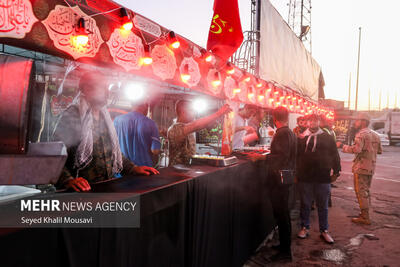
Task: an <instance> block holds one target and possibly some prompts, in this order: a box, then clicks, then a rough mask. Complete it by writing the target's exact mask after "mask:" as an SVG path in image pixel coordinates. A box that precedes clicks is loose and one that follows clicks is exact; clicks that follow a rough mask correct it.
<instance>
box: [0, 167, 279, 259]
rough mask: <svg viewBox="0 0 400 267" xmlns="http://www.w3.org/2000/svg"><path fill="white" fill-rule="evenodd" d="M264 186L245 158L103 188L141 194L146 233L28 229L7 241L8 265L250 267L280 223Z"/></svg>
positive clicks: (2, 240) (1, 243)
mask: <svg viewBox="0 0 400 267" xmlns="http://www.w3.org/2000/svg"><path fill="white" fill-rule="evenodd" d="M264 181H265V177H264V172H263V168H262V167H260V166H258V165H256V164H254V163H251V162H247V161H240V162H239V164H237V165H234V166H230V167H225V168H217V167H211V166H192V167H191V169H190V170H189V171H179V170H176V169H174V168H166V169H163V170H161V174H160V175H157V176H151V177H138V176H132V177H124V178H122V179H117V180H113V181H110V182H107V183H102V184H97V185H94V186H93V187H92V188H93V192H124V193H127V192H128V193H139V194H140V195H141V226H140V228H136V229H135V228H133V229H132V228H130V229H121V228H115V229H107V228H104V229H99V228H89V229H88V228H85V229H83V228H62V229H56V228H53V229H22V230H21V229H20V230H18V231H16V232H13V233H9V234H6V235H3V236H1V237H0V253H1V257H0V264H1V266H55V265H57V266H140V267H142V266H157V267H158V266H229V267H231V266H242V265H243V263H244V262H245V261H246V260H247V259H248V258H249V257H250V255H251V254H252V253H253V252H254V250H255V249H256V248H257V246H258V245H259V244H260V243H261V242H262V240H263V239H264V238H265V236H266V235H267V234H268V233H269V232H270V231H271V230H272V228H273V226H274V222H273V219H272V211H271V207H270V203H269V200H268V196H267V195H266V193H265V190H264V188H265V185H264ZM77 194H78V193H77Z"/></svg>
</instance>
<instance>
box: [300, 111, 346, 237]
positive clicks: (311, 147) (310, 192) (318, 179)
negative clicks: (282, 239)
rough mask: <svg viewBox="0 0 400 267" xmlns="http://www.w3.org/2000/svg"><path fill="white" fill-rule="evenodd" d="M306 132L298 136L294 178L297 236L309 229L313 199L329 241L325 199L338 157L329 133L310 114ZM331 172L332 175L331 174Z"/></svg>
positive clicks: (305, 234)
mask: <svg viewBox="0 0 400 267" xmlns="http://www.w3.org/2000/svg"><path fill="white" fill-rule="evenodd" d="M306 132H308V133H305V134H304V135H305V137H304V138H303V139H300V138H299V139H298V148H297V151H298V157H297V162H298V164H297V172H296V175H297V178H298V185H299V191H300V197H301V209H300V219H301V226H302V228H301V230H300V231H299V233H298V234H297V237H299V238H301V239H304V238H306V237H307V236H308V235H309V231H310V211H311V203H312V200H313V199H314V198H315V200H316V204H317V208H318V219H319V230H320V233H321V235H320V236H321V238H322V239H323V240H324V241H325V242H327V243H329V244H333V243H334V240H333V238H332V237H331V236H330V234H329V232H328V227H329V225H328V199H329V196H330V191H331V179H332V178H331V176H332V175H333V176H336V177H338V176H339V175H340V171H341V166H340V156H339V153H338V150H337V148H336V144H335V141H334V140H333V138H332V136H330V135H329V134H328V133H326V132H325V131H323V130H322V129H321V128H320V127H319V117H318V116H317V115H311V116H310V118H309V128H308V129H307V131H306ZM331 173H333V174H331Z"/></svg>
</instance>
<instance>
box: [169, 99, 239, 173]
mask: <svg viewBox="0 0 400 267" xmlns="http://www.w3.org/2000/svg"><path fill="white" fill-rule="evenodd" d="M191 105H192V102H191V101H188V100H179V101H178V102H177V103H176V104H175V112H176V116H177V118H176V121H175V122H174V123H173V124H172V125H171V127H169V129H168V134H167V135H168V142H169V166H173V165H176V164H189V162H190V158H191V157H192V156H193V155H195V154H196V138H195V135H194V133H195V132H196V131H198V130H200V129H203V128H205V127H206V126H207V125H209V124H211V123H213V122H214V121H215V120H217V119H218V118H219V117H221V116H223V115H225V114H227V113H229V112H231V109H230V107H229V105H228V104H225V105H224V106H223V107H222V108H220V109H219V110H218V111H217V112H216V113H214V114H211V115H209V116H206V117H203V118H200V119H197V120H194V118H195V112H194V110H193V109H192V107H191Z"/></svg>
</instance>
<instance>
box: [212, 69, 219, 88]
mask: <svg viewBox="0 0 400 267" xmlns="http://www.w3.org/2000/svg"><path fill="white" fill-rule="evenodd" d="M211 84H212V86H214V87H218V86H220V85H221V79H220V78H219V72H215V73H214V80H213V81H212V82H211Z"/></svg>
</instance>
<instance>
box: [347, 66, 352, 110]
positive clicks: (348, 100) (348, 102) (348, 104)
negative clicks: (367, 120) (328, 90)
mask: <svg viewBox="0 0 400 267" xmlns="http://www.w3.org/2000/svg"><path fill="white" fill-rule="evenodd" d="M350 95H351V72H350V77H349V98H348V99H347V107H348V109H349V110H350Z"/></svg>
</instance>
